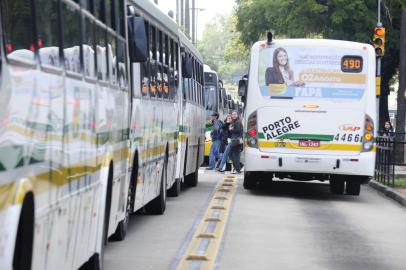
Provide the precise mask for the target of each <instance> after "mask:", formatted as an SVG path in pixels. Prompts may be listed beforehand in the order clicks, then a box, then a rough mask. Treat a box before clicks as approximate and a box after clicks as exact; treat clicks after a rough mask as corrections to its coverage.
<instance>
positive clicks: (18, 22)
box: [0, 0, 36, 61]
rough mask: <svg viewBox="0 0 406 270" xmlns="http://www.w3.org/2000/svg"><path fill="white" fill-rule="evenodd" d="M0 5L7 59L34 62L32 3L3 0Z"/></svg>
mask: <svg viewBox="0 0 406 270" xmlns="http://www.w3.org/2000/svg"><path fill="white" fill-rule="evenodd" d="M0 5H1V6H0V7H1V16H2V19H3V31H4V32H3V33H4V39H5V42H4V43H5V47H6V54H7V57H8V58H13V59H21V60H23V59H24V60H30V61H34V58H35V54H34V51H35V49H36V46H35V44H34V38H33V18H32V16H31V14H32V12H31V1H15V0H1V1H0Z"/></svg>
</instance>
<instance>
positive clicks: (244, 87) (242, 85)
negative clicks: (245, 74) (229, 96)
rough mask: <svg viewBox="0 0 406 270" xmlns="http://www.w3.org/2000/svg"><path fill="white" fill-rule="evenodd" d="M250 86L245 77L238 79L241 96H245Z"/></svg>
mask: <svg viewBox="0 0 406 270" xmlns="http://www.w3.org/2000/svg"><path fill="white" fill-rule="evenodd" d="M247 88H248V81H247V80H245V79H242V80H239V81H238V95H239V96H240V97H245V93H246V92H247Z"/></svg>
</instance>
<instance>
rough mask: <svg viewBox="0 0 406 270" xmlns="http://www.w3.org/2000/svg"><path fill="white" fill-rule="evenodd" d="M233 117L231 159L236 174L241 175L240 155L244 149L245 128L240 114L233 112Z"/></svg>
mask: <svg viewBox="0 0 406 270" xmlns="http://www.w3.org/2000/svg"><path fill="white" fill-rule="evenodd" d="M231 117H232V119H233V123H232V124H231V125H230V133H231V141H230V145H231V148H230V158H231V160H232V161H233V165H234V169H235V172H236V173H240V172H241V163H240V153H241V149H242V147H243V144H242V142H243V140H242V138H243V127H242V123H241V121H240V116H239V115H238V112H236V111H233V113H232V114H231Z"/></svg>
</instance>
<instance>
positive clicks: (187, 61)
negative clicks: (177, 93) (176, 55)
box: [182, 55, 193, 79]
mask: <svg viewBox="0 0 406 270" xmlns="http://www.w3.org/2000/svg"><path fill="white" fill-rule="evenodd" d="M192 75H193V64H192V58H191V57H190V56H187V55H184V56H182V76H183V77H184V78H188V79H190V78H192Z"/></svg>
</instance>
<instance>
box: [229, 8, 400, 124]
mask: <svg viewBox="0 0 406 270" xmlns="http://www.w3.org/2000/svg"><path fill="white" fill-rule="evenodd" d="M377 5H378V1H377V0H238V1H237V10H236V16H237V30H238V31H240V32H241V33H242V34H241V41H242V42H243V43H244V44H245V45H246V46H251V44H253V43H254V42H256V41H258V40H260V39H265V35H266V33H267V32H268V31H272V32H273V33H274V34H275V36H276V38H281V37H288V38H315V37H321V38H329V39H339V40H350V41H357V42H363V43H370V42H371V38H372V35H373V31H374V27H375V26H376V24H377V9H378V6H377ZM402 6H403V8H406V0H382V22H383V25H384V26H385V27H386V45H385V47H386V50H385V57H384V58H383V59H382V86H381V93H382V95H383V99H382V100H381V101H382V102H381V111H380V113H381V119H380V122H381V123H382V122H383V121H384V120H387V119H388V118H389V114H388V111H387V97H386V99H385V96H386V95H388V94H389V91H390V88H389V83H390V80H391V79H392V78H393V76H394V75H395V74H396V72H397V69H398V67H399V36H400V34H399V33H400V32H399V31H400V18H401V10H402ZM385 100H386V101H385ZM385 102H386V104H383V103H385Z"/></svg>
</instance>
